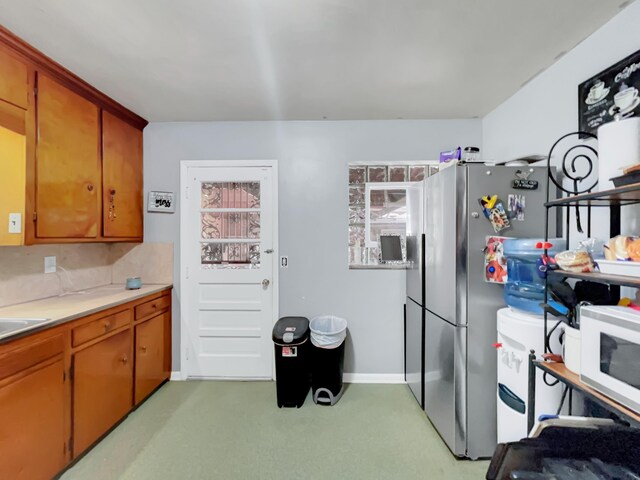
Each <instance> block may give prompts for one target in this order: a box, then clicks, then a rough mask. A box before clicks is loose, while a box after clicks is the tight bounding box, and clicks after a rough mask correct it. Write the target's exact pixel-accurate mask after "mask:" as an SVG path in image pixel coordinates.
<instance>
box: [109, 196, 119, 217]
mask: <svg viewBox="0 0 640 480" xmlns="http://www.w3.org/2000/svg"><path fill="white" fill-rule="evenodd" d="M116 218H117V215H116V189H115V188H112V189H110V190H109V220H111V221H112V222H113V221H114V220H115V219H116Z"/></svg>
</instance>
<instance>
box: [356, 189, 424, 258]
mask: <svg viewBox="0 0 640 480" xmlns="http://www.w3.org/2000/svg"><path fill="white" fill-rule="evenodd" d="M411 186H412V184H410V183H399V182H381V183H368V184H367V185H366V186H365V207H364V212H365V214H364V215H365V216H364V222H365V229H364V235H365V247H368V248H377V247H378V242H379V237H380V235H399V236H400V237H401V238H402V239H403V240H404V238H405V236H406V234H407V224H408V223H409V212H410V211H411V208H410V206H409V205H408V203H409V197H408V195H407V190H408V189H409V188H411Z"/></svg>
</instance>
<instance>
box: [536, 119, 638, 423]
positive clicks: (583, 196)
mask: <svg viewBox="0 0 640 480" xmlns="http://www.w3.org/2000/svg"><path fill="white" fill-rule="evenodd" d="M571 136H579V137H580V138H586V139H587V141H588V140H589V139H595V138H596V137H595V136H594V135H592V134H587V133H585V132H574V133H570V134H567V135H565V136H563V137H561V138H560V139H559V140H558V141H557V142H556V143H555V144H554V145H553V147H552V148H551V151H550V152H549V155H548V158H547V170H548V171H547V202H546V203H545V212H546V229H545V240H547V241H548V240H549V218H550V216H551V215H550V213H551V210H552V209H554V208H564V209H566V210H565V220H564V225H565V232H564V238H565V240H566V246H567V248H568V247H569V237H570V209H571V208H576V220H577V224H578V225H577V229H578V231H579V232H583V230H582V225H581V217H580V214H581V212H580V210H578V209H579V208H581V207H587V219H586V220H587V230H586V235H587V237H588V236H590V235H591V209H592V208H594V207H595V208H608V209H609V235H610V237H615V236H616V235H619V234H620V209H621V207H623V206H626V205H635V204H640V183H636V184H632V185H626V186H624V187H620V188H614V189H610V190H603V191H596V192H594V191H593V190H594V188H595V187H596V186H597V182H593V183H592V184H590V185H589V186H587V187H584V186H583V184H584V183H585V182H586V181H587V179H588V178H590V175H591V174H592V173H593V158H594V157H597V152H596V150H595V148H593V147H592V146H590V145H588V144H587V143H580V144H577V145H573V146H571V147H570V148H568V149H567V151H566V153H565V154H564V155H563V156H560V155H559V154H558V152H557V148H558V147H559V145H561V143H562V142H563V141H565V140H567V139H568V138H569V137H571ZM556 156H557V157H558V158H561V160H562V162H561V166H560V167H561V168H559V169H558V170H561V171H562V174H563V177H564V182H560V181H559V180H557V179H556V178H555V171H556V170H555V169H554V168H553V167H551V160H552V158H554V157H556ZM581 162H582V164H583V169H582V173H581V174H579V173H577V172H578V167H579V165H578V164H579V163H581ZM567 183H568V184H570V185H571V187H567ZM588 183H590V182H588ZM553 186H555V187H556V188H557V190H558V191H559V192H562V193H561V194H560V195H561V197H560V198H553V199H552V198H550V192H551V188H553ZM583 233H584V232H583ZM546 253H547V251H546V250H545V254H546ZM554 278H556V279H560V278H572V279H580V280H588V281H592V282H599V283H606V284H608V285H610V288H611V294H612V296H613V297H614V298H616V297H617V298H619V294H620V286H629V287H634V288H640V278H637V277H629V276H623V275H612V274H605V273H600V272H592V273H573V272H566V271H562V270H551V271H548V272H547V278H546V281H545V297H544V300H545V303H547V302H548V297H549V292H548V284H549V281H550V280H552V279H554ZM548 315H549V314H548V313H546V312H545V314H544V336H545V340H544V345H545V353H551V351H550V348H549V330H548V328H547V325H548ZM536 369H541V370H542V371H543V372H545V374H546V375H550V376H552V377H553V378H555V379H556V381H558V382H561V383H563V384H564V385H565V389H566V390H565V395H566V391H569V395H570V399H569V402H571V394H572V393H573V391H574V390H576V391H580V392H581V393H582V394H584V395H585V396H586V397H587V398H589V399H590V400H592V401H593V402H595V403H596V404H598V405H600V406H601V407H603V408H605V409H607V410H608V411H610V412H611V413H613V414H614V415H616V416H618V417H619V418H621V419H623V420H625V421H627V422H630V423H635V424H640V414H638V412H634V411H632V410H630V409H628V408H626V407H624V406H623V405H620V404H619V403H617V402H615V401H614V400H612V399H610V398H608V397H606V396H605V395H602V394H601V393H599V392H597V391H595V390H594V389H592V388H591V387H589V386H588V385H586V384H584V383H582V382H581V381H580V378H579V375H576V374H575V373H573V372H571V371H570V370H569V369H567V368H566V367H565V365H564V364H562V363H551V362H544V361H538V360H537V359H536V354H535V352H534V351H533V350H532V351H531V354H530V355H529V372H528V373H529V393H528V409H527V424H528V430H529V431H530V430H531V428H532V427H533V424H534V422H535V390H536V388H535V387H536ZM545 381H546V380H545ZM563 400H564V395H563Z"/></svg>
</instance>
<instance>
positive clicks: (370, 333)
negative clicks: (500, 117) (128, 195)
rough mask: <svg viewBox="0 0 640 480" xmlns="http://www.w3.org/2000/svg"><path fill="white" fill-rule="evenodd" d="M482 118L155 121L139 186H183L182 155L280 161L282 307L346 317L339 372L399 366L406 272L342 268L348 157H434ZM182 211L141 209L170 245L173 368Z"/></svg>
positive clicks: (467, 141)
mask: <svg viewBox="0 0 640 480" xmlns="http://www.w3.org/2000/svg"><path fill="white" fill-rule="evenodd" d="M481 139H482V132H481V122H480V120H393V121H351V122H332V121H325V122H212V123H156V124H150V125H149V126H148V127H147V128H146V129H145V132H144V148H145V160H144V161H145V165H144V172H145V190H146V191H149V190H165V191H174V192H178V191H179V163H180V161H181V160H215V159H225V160H236V159H277V160H278V162H279V173H280V177H279V195H280V202H279V222H280V225H279V235H280V245H279V253H280V255H288V256H289V268H288V269H286V270H280V316H285V315H303V316H307V317H312V316H315V315H318V314H323V313H330V314H335V315H338V316H342V317H344V318H346V319H347V320H348V322H349V330H350V334H351V339H350V341H349V343H348V344H347V354H346V360H345V372H349V373H358V374H402V373H403V369H404V357H403V316H402V311H403V304H404V297H405V284H404V282H405V277H404V272H402V271H381V270H378V271H373V270H369V271H356V270H348V267H347V219H348V189H347V165H348V163H350V162H377V161H384V162H388V161H421V160H432V159H436V158H437V156H438V153H439V152H440V151H442V150H445V149H450V148H452V147H455V146H458V145H461V146H465V145H480V142H481ZM179 220H180V219H179V214H178V213H175V214H149V213H147V214H146V216H145V239H146V240H147V241H162V242H166V241H170V242H174V244H175V251H174V258H175V259H176V262H175V268H174V282H175V284H176V289H175V291H174V312H173V313H174V326H173V327H174V328H173V338H174V341H173V347H174V356H173V361H174V366H173V369H174V370H178V369H179V361H180V360H179V345H180V343H179V329H178V325H179V296H178V295H179V291H180V285H179V279H180V275H179V272H180V270H179V269H180V264H179V248H180V246H179V226H180V223H179Z"/></svg>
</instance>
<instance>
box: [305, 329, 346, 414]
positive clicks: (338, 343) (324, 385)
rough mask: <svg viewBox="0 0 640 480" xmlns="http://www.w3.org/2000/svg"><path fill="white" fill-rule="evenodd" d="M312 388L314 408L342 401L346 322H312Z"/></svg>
mask: <svg viewBox="0 0 640 480" xmlns="http://www.w3.org/2000/svg"><path fill="white" fill-rule="evenodd" d="M310 330H311V350H312V356H311V358H312V360H311V388H312V391H313V401H314V403H316V404H317V405H335V404H336V403H337V402H338V400H340V397H342V393H343V389H342V374H343V371H344V346H345V343H344V339H345V337H346V330H347V321H346V320H344V319H342V318H339V317H334V316H322V317H316V318H314V319H313V320H311V325H310Z"/></svg>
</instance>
